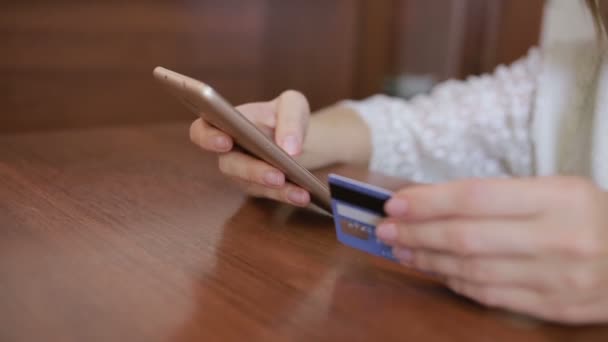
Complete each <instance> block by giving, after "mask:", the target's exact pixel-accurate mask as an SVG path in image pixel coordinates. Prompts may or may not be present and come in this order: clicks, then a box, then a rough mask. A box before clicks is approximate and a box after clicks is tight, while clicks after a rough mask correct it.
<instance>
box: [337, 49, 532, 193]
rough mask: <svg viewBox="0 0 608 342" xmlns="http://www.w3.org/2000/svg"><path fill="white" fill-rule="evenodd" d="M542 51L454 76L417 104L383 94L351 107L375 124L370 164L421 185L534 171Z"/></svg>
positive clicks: (351, 103) (372, 128) (371, 124)
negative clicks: (484, 72) (483, 72)
mask: <svg viewBox="0 0 608 342" xmlns="http://www.w3.org/2000/svg"><path fill="white" fill-rule="evenodd" d="M540 67H541V57H540V53H539V52H538V50H536V49H534V50H531V51H530V53H529V54H528V55H527V56H526V57H524V58H522V59H520V60H518V61H517V62H515V63H513V64H512V65H511V66H508V67H507V66H500V67H498V68H497V69H496V70H495V72H494V73H493V74H489V75H482V76H476V77H470V78H468V79H467V80H465V81H447V82H444V83H442V84H440V85H438V86H437V87H436V88H435V89H434V90H433V91H432V92H431V93H430V94H428V95H421V96H417V97H415V98H413V99H412V100H410V101H405V100H403V99H398V98H391V97H388V96H385V95H375V96H373V97H371V98H368V99H366V100H363V101H347V102H345V103H344V105H347V106H350V107H351V108H353V109H354V110H355V111H357V112H358V113H359V114H360V115H361V117H362V118H363V119H364V120H365V122H366V123H367V124H368V126H369V128H370V130H371V134H372V143H373V152H372V160H371V165H370V168H371V169H372V170H374V171H378V172H382V173H384V174H388V175H393V176H398V177H402V178H406V179H409V180H412V181H415V182H429V183H430V182H439V181H446V180H453V179H462V178H472V177H507V176H528V175H531V174H532V173H533V148H532V139H531V132H530V131H531V129H530V126H531V119H532V118H531V116H532V111H533V107H534V103H533V102H534V98H535V93H536V88H537V84H538V77H539V75H540Z"/></svg>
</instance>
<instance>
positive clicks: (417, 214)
mask: <svg viewBox="0 0 608 342" xmlns="http://www.w3.org/2000/svg"><path fill="white" fill-rule="evenodd" d="M551 190H552V187H550V186H546V184H545V183H544V182H539V181H538V180H531V179H491V180H490V179H488V180H466V181H456V182H450V183H445V184H436V185H419V186H411V187H408V188H405V189H403V190H401V191H399V192H397V193H396V194H395V195H394V196H393V198H392V199H391V200H389V201H387V203H386V206H385V211H386V213H387V214H388V215H389V216H393V217H404V218H406V217H407V218H408V219H412V220H425V219H432V218H442V217H451V216H459V217H491V216H501V217H517V216H529V215H534V214H536V213H538V212H540V210H541V209H542V205H543V203H546V202H547V198H551V197H552V196H551V195H552V193H551V192H550V191H551Z"/></svg>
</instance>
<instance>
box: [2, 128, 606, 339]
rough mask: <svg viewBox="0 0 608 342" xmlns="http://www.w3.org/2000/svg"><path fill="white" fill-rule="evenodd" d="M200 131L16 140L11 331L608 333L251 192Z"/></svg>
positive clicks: (395, 335) (5, 158)
mask: <svg viewBox="0 0 608 342" xmlns="http://www.w3.org/2000/svg"><path fill="white" fill-rule="evenodd" d="M187 127H188V124H187V123H176V124H171V125H147V126H140V127H128V126H125V127H117V128H104V129H93V130H73V131H57V132H46V133H22V134H11V135H9V134H5V135H2V136H0V308H1V309H0V340H1V341H201V340H204V341H243V340H247V341H285V340H295V341H344V340H350V341H376V340H379V341H404V340H407V341H414V340H416V341H445V340H451V341H487V340H492V341H548V340H556V341H605V340H606V339H607V338H608V329H606V328H603V327H585V328H567V327H560V326H555V325H549V324H543V323H540V322H535V321H531V320H526V319H523V318H520V317H517V316H513V315H509V314H505V313H501V312H498V311H494V310H489V309H485V308H482V307H480V306H478V305H476V304H474V303H471V302H469V301H467V300H464V299H461V298H459V297H457V296H455V295H453V294H451V293H450V292H449V291H447V290H445V289H444V288H442V287H441V286H438V285H437V284H435V283H432V282H430V281H428V280H426V279H425V278H423V277H421V276H418V275H416V274H415V273H412V272H409V271H407V270H405V269H402V268H400V267H398V266H397V265H394V264H392V263H390V262H388V261H384V260H381V259H378V258H375V257H372V256H368V255H366V254H364V253H361V252H358V251H356V250H353V249H350V248H347V247H345V246H342V245H341V244H339V243H338V242H337V241H336V239H335V235H334V231H333V225H332V222H331V220H330V219H328V218H326V217H324V216H320V215H317V214H314V213H311V212H309V211H304V210H293V209H292V208H290V207H287V206H281V205H276V204H273V203H270V202H266V201H258V200H250V199H247V198H245V197H244V196H243V195H241V194H240V192H239V191H238V190H237V189H236V188H234V187H233V186H232V185H231V184H230V183H229V182H227V181H226V180H225V179H224V178H223V177H221V176H220V175H219V174H218V172H217V171H216V166H215V162H216V161H215V158H214V157H212V156H209V155H205V154H203V153H201V152H200V151H199V150H197V149H196V148H195V147H193V146H191V145H190V144H189V142H188V140H187V136H188V134H187ZM334 171H336V172H339V173H344V174H347V175H350V176H355V177H357V178H360V179H363V180H370V181H372V182H373V183H375V184H378V185H384V186H390V187H395V186H398V185H399V184H400V183H401V182H400V181H399V182H395V180H393V179H387V178H384V177H382V176H381V175H376V174H368V173H366V172H364V171H362V170H358V169H353V168H349V167H342V168H338V169H335V170H334Z"/></svg>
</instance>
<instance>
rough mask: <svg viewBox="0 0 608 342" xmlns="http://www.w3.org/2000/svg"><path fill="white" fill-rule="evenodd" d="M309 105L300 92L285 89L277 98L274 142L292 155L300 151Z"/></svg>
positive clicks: (308, 115)
mask: <svg viewBox="0 0 608 342" xmlns="http://www.w3.org/2000/svg"><path fill="white" fill-rule="evenodd" d="M309 118H310V107H309V106H308V101H307V100H306V97H304V95H302V93H300V92H297V91H294V90H287V91H285V92H283V93H282V94H281V96H279V98H278V99H277V125H276V129H275V140H276V143H277V144H278V145H279V146H281V148H283V149H284V150H285V151H286V152H287V153H289V154H290V155H292V156H295V155H298V154H300V153H301V152H302V144H303V142H304V137H305V136H306V129H307V128H308V119H309Z"/></svg>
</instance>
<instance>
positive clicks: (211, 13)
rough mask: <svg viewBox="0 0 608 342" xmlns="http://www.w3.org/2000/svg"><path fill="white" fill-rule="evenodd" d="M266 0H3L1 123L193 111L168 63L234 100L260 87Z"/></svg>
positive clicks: (32, 125) (71, 123) (78, 121)
mask: <svg viewBox="0 0 608 342" xmlns="http://www.w3.org/2000/svg"><path fill="white" fill-rule="evenodd" d="M265 15H266V2H265V1H263V0H251V1H237V0H213V1H186V0H178V1H128V2H121V1H101V0H88V1H67V0H59V1H52V2H45V1H32V0H22V1H13V2H7V1H4V2H2V3H1V4H0V41H2V42H3V47H2V53H1V54H0V73H1V75H2V77H3V82H2V83H1V85H0V91H2V94H4V95H1V96H2V99H3V101H2V104H3V110H2V113H1V114H0V129H4V130H28V129H39V128H45V129H46V128H55V127H82V126H92V125H99V124H111V123H131V122H144V121H155V120H170V119H175V118H188V117H191V114H189V113H188V112H186V111H185V110H182V108H181V107H178V106H176V105H175V102H174V101H173V99H171V98H169V97H168V96H167V95H166V94H165V93H164V92H163V91H162V90H161V89H160V88H159V87H158V86H157V85H156V84H155V83H154V82H153V79H152V77H151V71H152V69H153V67H154V66H156V65H164V66H166V67H169V68H174V69H176V70H178V71H182V72H184V73H187V74H191V75H194V76H197V77H199V78H201V79H204V80H206V81H208V82H209V83H211V84H213V85H214V86H216V87H217V88H218V89H219V90H220V91H223V92H225V93H226V95H227V96H228V97H229V98H231V99H233V100H234V101H235V102H244V101H249V100H253V99H257V98H259V97H260V96H261V95H262V91H261V89H262V87H261V85H262V83H261V76H260V75H261V66H262V59H263V58H262V52H263V51H262V48H261V47H262V44H263V36H262V35H263V33H264V25H265Z"/></svg>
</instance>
